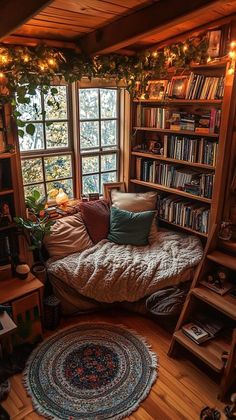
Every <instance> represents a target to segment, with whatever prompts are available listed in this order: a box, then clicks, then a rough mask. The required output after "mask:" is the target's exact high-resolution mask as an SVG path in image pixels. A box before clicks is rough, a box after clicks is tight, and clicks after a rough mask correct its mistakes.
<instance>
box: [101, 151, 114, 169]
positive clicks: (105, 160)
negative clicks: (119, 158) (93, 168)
mask: <svg viewBox="0 0 236 420" xmlns="http://www.w3.org/2000/svg"><path fill="white" fill-rule="evenodd" d="M114 169H116V153H114V154H112V155H102V156H101V171H102V172H104V171H111V170H114Z"/></svg>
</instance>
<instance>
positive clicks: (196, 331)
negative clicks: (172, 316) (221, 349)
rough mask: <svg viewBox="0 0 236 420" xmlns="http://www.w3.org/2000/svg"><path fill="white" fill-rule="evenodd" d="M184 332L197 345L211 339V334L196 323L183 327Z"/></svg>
mask: <svg viewBox="0 0 236 420" xmlns="http://www.w3.org/2000/svg"><path fill="white" fill-rule="evenodd" d="M182 331H183V333H184V334H185V335H187V336H188V337H189V338H191V340H193V341H194V342H195V343H197V344H201V343H204V341H206V340H208V339H209V334H208V332H207V331H205V330H204V329H203V328H202V327H201V326H200V325H199V324H197V323H196V322H190V323H188V324H185V325H183V326H182Z"/></svg>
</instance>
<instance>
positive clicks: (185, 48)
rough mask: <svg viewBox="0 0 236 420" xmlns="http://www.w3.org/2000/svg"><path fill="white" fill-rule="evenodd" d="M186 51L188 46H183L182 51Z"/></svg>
mask: <svg viewBox="0 0 236 420" xmlns="http://www.w3.org/2000/svg"><path fill="white" fill-rule="evenodd" d="M187 50H188V46H187V45H186V44H184V46H183V51H184V52H185V51H187Z"/></svg>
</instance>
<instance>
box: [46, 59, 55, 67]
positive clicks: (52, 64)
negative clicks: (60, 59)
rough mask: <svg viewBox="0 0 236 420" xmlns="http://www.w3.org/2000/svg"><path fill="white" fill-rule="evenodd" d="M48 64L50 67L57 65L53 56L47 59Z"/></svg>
mask: <svg viewBox="0 0 236 420" xmlns="http://www.w3.org/2000/svg"><path fill="white" fill-rule="evenodd" d="M48 64H49V65H50V66H52V67H55V66H56V65H57V62H56V60H55V58H49V59H48Z"/></svg>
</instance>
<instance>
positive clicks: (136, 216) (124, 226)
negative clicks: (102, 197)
mask: <svg viewBox="0 0 236 420" xmlns="http://www.w3.org/2000/svg"><path fill="white" fill-rule="evenodd" d="M154 216H155V211H142V212H141V213H134V212H133V211H127V210H120V209H118V208H116V207H111V214H110V232H109V235H108V237H107V238H108V239H109V241H111V242H115V243H116V244H123V245H128V244H129V245H148V235H149V232H150V229H151V224H152V221H153V218H154Z"/></svg>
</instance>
